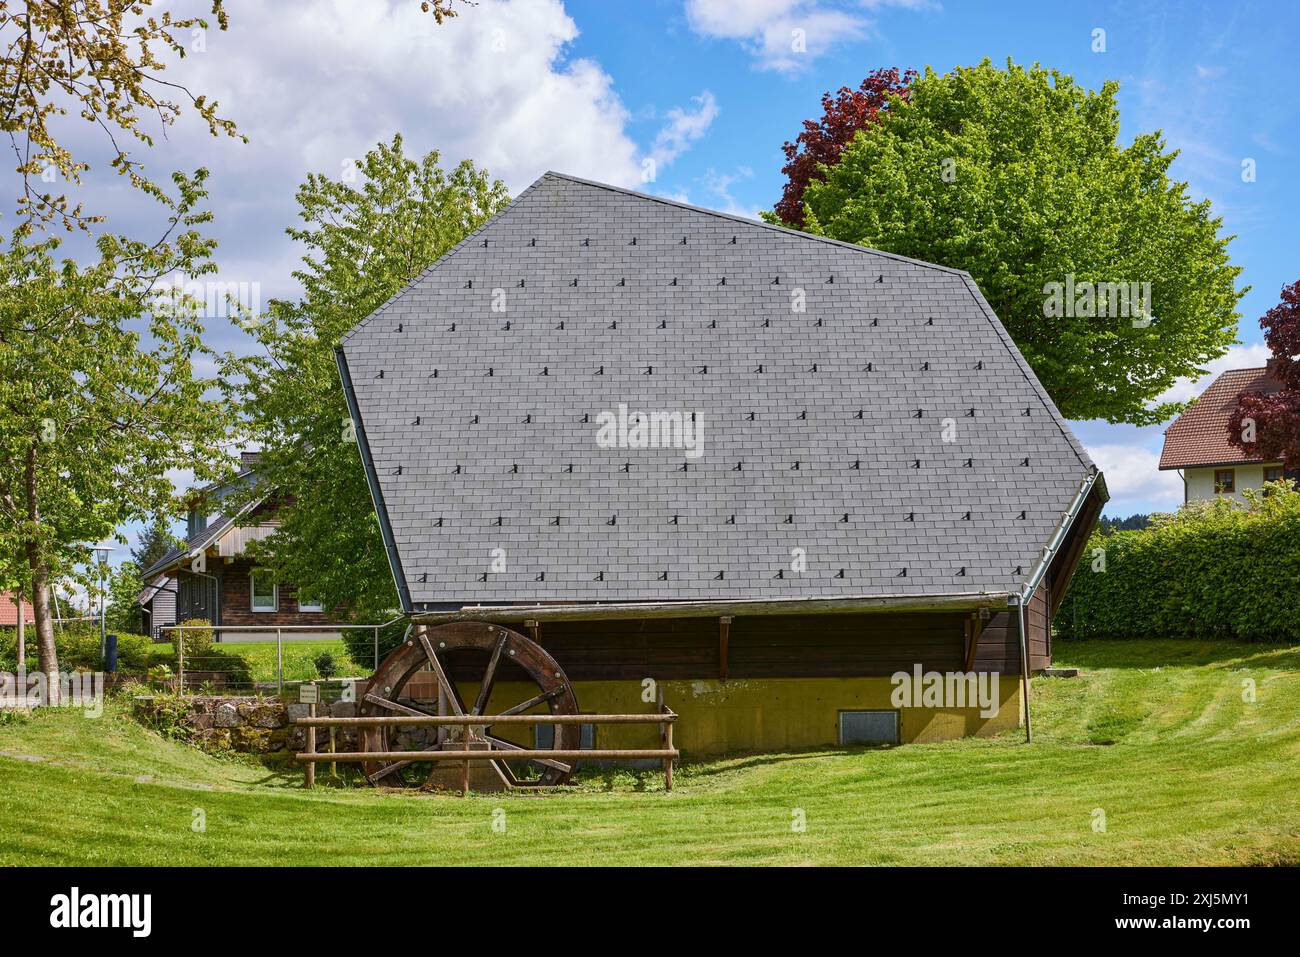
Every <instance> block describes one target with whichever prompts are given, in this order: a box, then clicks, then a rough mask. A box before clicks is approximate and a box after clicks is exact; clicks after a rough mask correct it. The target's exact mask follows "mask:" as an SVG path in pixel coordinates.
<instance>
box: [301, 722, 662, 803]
mask: <svg viewBox="0 0 1300 957" xmlns="http://www.w3.org/2000/svg"><path fill="white" fill-rule="evenodd" d="M676 720H677V714H676V712H674V711H673V710H672V709H671V708H668V707H666V706H665V707H664V708H663V710H662V711H658V712H653V713H650V714H486V715H484V714H448V715H432V714H431V715H420V716H413V715H400V716H393V717H391V718H390V717H383V716H380V717H373V718H321V717H317V716H316V706H315V705H314V704H313V705H312V706H311V714H309V715H308V716H307V717H305V718H299V719H297V721H295V722H294V723H295V724H297V725H299V726H301V727H305V728H306V729H307V750H306V751H301V752H299V753H298V754H296V755H294V757H295V758H296V759H297V760H298V761H300V762H302V763H304V764H306V765H307V767H306V769H305V771H306V780H305V782H304V784H305V786H306V787H309V788H310V787H313V786H314V785H315V783H316V765H317V764H319V763H320V762H322V761H330V762H333V761H343V762H362V761H460V762H462V763H463V764H464V768H463V770H462V772H461V792H462V793H463V794H468V793H469V764H470V762H471V761H530V760H531V761H545V760H548V759H549V760H553V761H559V760H568V761H578V760H581V759H583V758H586V759H588V760H595V759H608V760H634V759H641V760H645V759H647V758H650V759H658V760H661V761H663V765H664V788H665V790H668V791H671V790H672V789H673V760H674V759H676V758H679V757H681V753H680V752H679V751H678V750H677V749H676V748H674V747H673V722H674V721H676ZM497 724H534V725H535V724H591V725H597V724H657V725H661V726H662V727H661V731H660V736H661V743H662V745H663V746H662V747H660V748H573V749H556V748H533V749H529V748H519V749H518V750H516V749H513V748H511V749H509V750H505V749H502V750H497V751H491V750H487V751H338V752H321V751H317V750H316V729H317V728H344V727H374V726H376V725H384V726H387V727H401V726H408V727H409V726H412V725H414V726H429V725H432V726H439V725H473V726H476V727H488V726H491V725H497Z"/></svg>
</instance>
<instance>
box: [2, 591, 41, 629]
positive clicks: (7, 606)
mask: <svg viewBox="0 0 1300 957" xmlns="http://www.w3.org/2000/svg"><path fill="white" fill-rule="evenodd" d="M22 606H23V621H24V622H26V623H27V624H29V625H30V624H33V623H34V622H35V621H36V618H35V617H34V615H33V612H32V606H31V602H26V601H25V602H23V603H22ZM17 624H18V602H17V601H15V600H14V595H13V593H12V592H7V591H0V628H13V627H14V626H16V625H17Z"/></svg>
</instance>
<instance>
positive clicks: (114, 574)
mask: <svg viewBox="0 0 1300 957" xmlns="http://www.w3.org/2000/svg"><path fill="white" fill-rule="evenodd" d="M107 587H108V609H107V610H106V611H105V613H104V617H105V620H106V621H107V623H108V629H109V631H119V632H127V633H128V634H132V635H139V634H143V633H144V613H143V609H142V608H141V607H140V606H139V605H137V604H136V603H135V600H136V598H137V597H139V595H140V591H141V589H143V588H144V581H143V580H142V579H141V578H140V566H139V565H137V564H136V563H135V561H133V560H132V559H129V558H128V559H127V560H126V561H124V562H121V563H120V564H118V565H117V567H115V568H113V569H112V570H111V571H110V573H109V576H108V583H107Z"/></svg>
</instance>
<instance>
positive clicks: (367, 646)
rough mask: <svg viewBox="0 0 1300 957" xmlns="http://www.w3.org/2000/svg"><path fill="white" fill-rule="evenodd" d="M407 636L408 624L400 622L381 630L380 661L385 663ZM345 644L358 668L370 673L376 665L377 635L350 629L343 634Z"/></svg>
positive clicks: (371, 632) (359, 629)
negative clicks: (403, 637) (389, 654)
mask: <svg viewBox="0 0 1300 957" xmlns="http://www.w3.org/2000/svg"><path fill="white" fill-rule="evenodd" d="M404 634H406V622H405V621H402V620H398V621H396V622H394V623H393V624H391V625H389V626H388V627H387V628H380V629H379V660H380V661H383V660H384V658H386V657H388V653H389V652H390V651H392V650H393V649H394V648H396V647H397V646H398V645H400V644H401V643H402V636H403V635H404ZM343 644H344V645H346V646H347V649H348V657H349V658H351V659H352V661H353V662H355V663H356V665H357V667H358V668H362V669H364V670H365V671H367V672H369V671H371V670H372V669H373V668H374V663H375V633H374V632H373V631H366V630H365V629H361V628H356V629H348V630H347V631H345V632H343Z"/></svg>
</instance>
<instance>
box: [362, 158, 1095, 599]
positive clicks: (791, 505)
mask: <svg viewBox="0 0 1300 957" xmlns="http://www.w3.org/2000/svg"><path fill="white" fill-rule="evenodd" d="M634 239H635V242H633V240H634ZM683 240H685V242H683ZM575 283H576V284H575ZM342 353H343V356H344V358H345V361H346V367H347V370H348V373H349V377H350V379H351V382H352V386H353V390H354V393H355V400H356V403H357V408H358V411H359V414H360V422H359V423H358V427H359V430H360V431H361V433H362V435H363V437H364V440H365V441H366V442H367V444H368V446H369V449H370V454H371V456H372V458H373V461H374V467H375V468H374V471H375V480H376V481H377V484H378V491H379V493H380V494H379V497H380V500H381V504H382V507H383V508H384V510H385V512H386V514H387V519H388V522H389V524H390V526H391V529H392V535H393V539H394V544H395V550H396V553H397V556H398V560H399V563H400V567H399V568H398V569H397V570H396V571H397V574H398V576H399V580H404V581H405V582H406V584H407V586H408V587H409V590H410V598H411V601H412V602H413V604H414V606H416V607H417V608H418V607H421V606H424V605H427V604H430V603H444V602H446V603H474V602H484V603H495V602H540V601H573V602H581V601H595V600H600V601H615V600H619V601H637V600H673V599H763V598H775V597H780V598H821V597H835V596H850V595H852V596H860V595H877V594H881V595H884V594H891V595H892V594H952V593H959V592H972V591H980V590H987V591H1007V590H1012V589H1015V588H1017V587H1019V584H1020V578H1021V577H1022V576H1018V575H1017V574H1016V571H1015V570H1016V568H1017V567H1021V568H1022V569H1024V570H1025V572H1026V573H1027V572H1028V570H1029V569H1031V568H1032V567H1033V566H1034V564H1035V563H1036V561H1037V558H1038V557H1039V555H1040V553H1041V551H1042V548H1043V546H1044V545H1045V544H1046V543H1047V541H1048V540H1049V538H1050V537H1051V535H1052V533H1053V531H1054V530H1055V528H1056V526H1057V524H1058V523H1059V522H1060V520H1061V517H1062V515H1063V514H1064V513H1065V511H1066V510H1067V509H1068V508H1069V506H1070V504H1071V502H1072V501H1073V498H1074V496H1075V494H1076V492H1077V491H1078V489H1079V486H1080V484H1081V482H1082V481H1083V480H1084V479H1085V477H1086V476H1087V475H1089V474H1090V473H1092V472H1093V471H1094V470H1095V469H1094V466H1093V465H1092V463H1091V461H1090V460H1089V459H1088V457H1087V455H1086V453H1085V452H1084V450H1083V449H1082V447H1081V446H1080V445H1079V444H1078V442H1077V441H1076V440H1075V438H1074V436H1073V435H1072V434H1071V433H1070V431H1069V428H1068V426H1067V425H1066V424H1065V422H1064V421H1063V420H1062V419H1061V417H1060V415H1059V413H1058V412H1057V410H1056V409H1055V408H1054V407H1053V405H1052V403H1051V401H1050V400H1049V399H1048V398H1047V396H1046V394H1045V393H1044V392H1043V390H1042V387H1041V386H1040V385H1039V384H1038V382H1037V380H1036V379H1035V378H1034V376H1033V373H1032V371H1030V369H1029V367H1028V365H1027V364H1026V363H1025V361H1024V360H1023V358H1022V357H1021V356H1020V354H1019V353H1018V352H1017V351H1016V349H1015V347H1014V345H1013V344H1012V342H1011V340H1010V338H1009V337H1008V336H1007V334H1006V331H1005V330H1004V329H1003V328H1002V326H1001V324H1000V323H999V322H998V320H997V317H996V316H994V314H993V312H992V310H991V309H990V308H989V306H988V304H987V303H986V302H985V301H984V298H983V297H982V296H981V295H980V293H979V290H978V289H977V288H976V286H975V284H974V282H973V281H972V280H971V279H970V277H969V276H968V275H967V274H966V273H964V272H961V271H958V270H953V269H947V268H944V267H940V266H934V265H930V264H927V263H921V262H916V261H913V260H908V259H905V258H902V257H899V256H894V255H891V254H887V253H881V252H877V251H874V250H869V249H865V248H862V247H858V246H850V245H847V244H844V243H838V242H835V241H831V240H826V239H821V238H818V237H812V236H808V235H806V234H802V233H798V232H794V231H791V230H785V229H780V228H778V227H772V226H767V225H764V224H761V223H755V222H751V221H748V220H743V219H739V218H737V217H731V216H726V215H724V214H720V213H715V212H711V211H708V210H701V209H696V208H694V207H689V206H685V205H682V204H679V203H674V202H671V201H667V200H663V199H659V198H656V197H650V196H643V195H640V194H636V193H632V192H628V191H625V190H621V189H616V188H614V187H609V186H603V185H600V184H595V183H589V182H586V181H583V180H578V179H574V178H572V177H567V176H561V175H558V174H555V173H548V174H546V175H545V176H543V177H542V178H541V179H539V180H538V181H537V182H536V183H534V184H533V186H531V187H530V188H529V189H527V190H526V191H525V192H523V193H522V194H521V195H520V196H519V197H517V198H516V199H515V200H514V201H513V202H512V203H511V204H510V205H509V207H508V208H507V209H506V210H505V211H503V212H502V213H501V214H500V215H498V216H497V217H495V218H494V219H492V220H491V221H489V222H488V223H486V224H485V225H483V226H482V227H481V228H479V229H478V230H476V231H475V232H474V233H473V234H471V235H470V236H469V237H467V238H466V239H465V240H464V241H463V242H461V243H460V244H459V245H458V246H457V247H455V248H454V249H452V250H451V251H450V252H449V253H448V254H447V255H445V256H444V257H443V258H442V259H440V260H439V261H438V262H437V263H436V264H434V265H433V266H432V267H431V268H430V269H429V270H427V271H426V272H425V273H424V274H423V275H422V276H421V277H420V278H419V279H418V280H417V281H416V282H414V283H413V284H411V285H410V286H408V287H407V288H406V289H404V290H402V291H401V292H400V293H398V294H397V295H396V296H394V297H393V298H392V299H390V300H389V301H388V302H387V303H385V304H384V305H383V306H382V307H381V308H380V309H379V310H377V311H376V312H375V313H374V314H373V315H372V316H371V317H370V318H369V319H367V320H366V321H365V322H363V323H362V324H361V325H359V326H358V327H357V328H356V329H354V330H353V331H352V332H351V333H349V334H348V336H346V337H345V339H344V342H343V344H342ZM435 373H436V374H435ZM621 404H622V405H626V407H627V408H628V410H629V411H644V412H647V413H655V412H679V413H681V414H682V415H683V416H690V415H692V414H693V415H694V416H695V419H696V423H697V424H699V425H701V426H702V428H703V454H702V455H700V456H699V457H698V458H691V457H688V456H686V455H685V454H684V450H682V449H680V448H660V449H654V448H647V449H634V448H602V447H600V446H599V445H598V444H597V441H596V438H597V424H596V422H597V418H598V416H599V415H600V413H602V412H617V410H618V409H619V407H620V405H621ZM971 410H974V411H973V413H972V411H971ZM1026 459H1028V464H1025V460H1026ZM399 468H400V474H399ZM1022 510H1023V511H1025V513H1026V517H1025V518H1024V519H1021V518H1019V513H1020V512H1021V511H1022ZM967 513H969V517H966V514H967ZM674 516H676V520H675V521H674V520H673V517H674ZM797 549H802V553H800V552H798V551H795V550H797ZM801 555H802V558H803V560H805V561H806V570H805V571H799V570H798V569H799V568H800V567H802V564H801V562H800V556H801ZM494 560H495V561H496V562H497V564H496V565H495V566H494ZM501 562H504V570H499V569H501V568H502V565H501V564H500V563H501ZM962 568H964V569H965V574H964V575H963V574H960V571H961V569H962ZM904 570H905V572H904ZM778 573H779V574H778Z"/></svg>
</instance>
